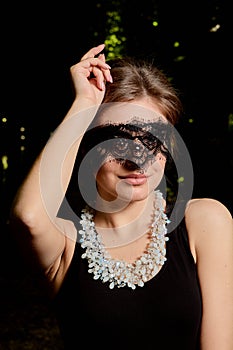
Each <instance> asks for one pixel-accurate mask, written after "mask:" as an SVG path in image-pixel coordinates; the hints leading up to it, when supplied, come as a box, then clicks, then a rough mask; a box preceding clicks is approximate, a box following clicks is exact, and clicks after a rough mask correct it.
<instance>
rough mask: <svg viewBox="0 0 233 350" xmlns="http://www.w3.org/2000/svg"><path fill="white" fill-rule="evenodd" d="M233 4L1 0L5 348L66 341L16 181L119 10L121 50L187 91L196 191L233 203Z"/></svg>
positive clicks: (0, 322) (1, 325) (0, 341)
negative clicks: (16, 231) (13, 208)
mask: <svg viewBox="0 0 233 350" xmlns="http://www.w3.org/2000/svg"><path fill="white" fill-rule="evenodd" d="M230 5H231V4H230V1H220V0H218V1H217V0H209V1H203V0H202V1H200V0H195V1H179V0H177V1H172V0H170V1H168V0H158V1H152V0H151V1H149V0H143V1H141V2H139V3H137V4H136V2H134V1H126V0H124V1H107V0H102V1H93V0H89V1H85V2H82V6H81V3H80V2H76V3H73V2H72V3H69V2H68V1H66V2H62V3H59V4H58V3H57V2H54V3H53V2H47V3H45V4H44V3H43V2H31V3H28V2H27V4H26V3H25V4H24V3H23V2H17V3H16V2H7V3H5V4H1V6H0V29H1V30H0V38H1V54H0V89H1V90H0V113H1V121H0V122H1V127H0V130H1V131H0V152H1V158H2V157H4V156H7V162H8V167H7V168H6V169H5V168H4V166H3V165H4V164H2V167H1V178H0V181H1V182H0V189H1V193H0V201H1V202H0V205H1V233H0V244H1V254H0V256H1V259H0V266H1V276H0V282H1V286H0V289H1V295H0V296H1V299H0V307H1V309H0V329H1V330H0V350H6V349H43V350H45V349H56V350H59V349H60V348H61V349H62V346H61V343H60V338H59V332H58V329H57V325H56V321H55V319H54V317H53V313H52V311H51V309H50V307H49V305H48V301H47V299H46V296H45V295H44V293H43V290H41V289H39V291H38V288H37V287H38V286H37V278H36V276H34V275H31V274H30V273H29V272H28V270H27V266H25V265H24V263H23V262H22V259H21V257H20V253H19V252H18V250H17V247H16V245H15V243H14V240H12V237H11V234H10V232H9V229H8V225H7V220H8V213H9V208H10V205H11V202H12V199H13V197H14V194H15V192H16V190H17V188H18V186H19V184H20V183H21V181H22V179H23V178H24V176H25V175H26V173H27V171H28V169H29V167H30V166H31V164H32V162H33V160H34V159H35V157H36V155H37V154H38V153H39V151H40V150H41V148H42V146H43V145H44V143H45V142H46V141H47V139H48V137H49V135H50V133H51V132H52V131H53V130H54V129H55V128H56V126H57V125H58V123H59V122H60V121H61V119H62V118H63V116H64V115H65V113H66V111H67V110H68V108H69V105H70V103H71V101H72V97H73V96H72V89H71V82H70V75H69V67H70V66H71V65H72V64H74V63H76V62H77V61H78V60H79V58H80V57H81V56H82V55H83V54H84V53H85V52H86V51H87V50H88V49H89V48H91V47H92V46H95V45H98V44H99V43H102V42H105V40H106V38H109V37H110V33H111V30H112V24H111V23H113V22H111V23H110V22H109V19H110V18H111V19H112V18H114V14H115V13H116V12H117V13H118V15H119V16H120V21H118V22H117V26H119V28H118V29H117V30H116V31H115V34H116V36H117V37H118V38H122V37H124V38H125V39H126V40H125V41H121V42H120V43H119V45H118V46H119V47H120V49H121V51H120V52H121V54H123V55H132V56H136V57H140V58H142V57H147V58H151V59H153V60H154V62H155V63H156V64H157V65H158V66H159V67H160V68H162V69H163V70H164V71H165V73H167V75H168V76H169V77H170V78H171V79H172V82H173V83H174V85H175V86H176V88H177V89H178V90H179V91H180V93H181V99H182V102H183V104H184V109H185V114H184V116H183V118H182V119H181V121H180V124H179V126H178V128H179V131H180V134H181V136H182V138H183V140H184V141H185V143H186V145H187V147H188V149H189V152H190V156H191V158H192V161H193V168H194V190H193V196H194V197H211V198H215V199H218V200H220V201H222V202H223V203H224V204H225V205H226V206H227V207H228V208H229V210H230V211H231V212H233V201H232V194H233V185H232V178H233V176H232V175H233V155H232V153H233V152H232V150H233V147H232V146H233V96H232V92H233V89H232V84H233V67H232V62H233V57H232V56H233V54H232V51H233V50H232V34H233V28H232V23H233V21H232V10H231V8H230V7H231V6H230ZM154 20H157V21H158V24H159V25H158V26H157V27H155V26H153V25H152V22H153V21H154ZM217 25H220V27H219V29H218V30H217V31H212V30H211V28H217V27H216V26H217ZM174 42H179V43H180V46H179V47H174ZM109 47H111V43H110V44H109V46H108V45H107V48H109ZM115 49H117V48H116V47H115ZM106 52H107V51H106ZM4 117H5V118H7V122H4V120H3V118H4ZM191 121H192V122H191ZM21 127H24V128H25V131H20V128H21ZM22 135H24V136H25V139H24V140H22V139H21V138H20V137H21V136H22ZM22 146H24V147H25V150H24V151H21V150H20V147H22ZM2 159H3V158H2Z"/></svg>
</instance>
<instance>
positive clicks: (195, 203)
mask: <svg viewBox="0 0 233 350" xmlns="http://www.w3.org/2000/svg"><path fill="white" fill-rule="evenodd" d="M185 216H186V218H187V219H194V220H196V219H204V220H209V219H211V220H218V219H226V220H232V215H231V213H230V211H229V209H228V208H227V207H226V206H225V205H224V204H223V203H222V202H220V201H218V200H216V199H212V198H195V199H191V200H190V201H189V202H188V204H187V207H186V211H185Z"/></svg>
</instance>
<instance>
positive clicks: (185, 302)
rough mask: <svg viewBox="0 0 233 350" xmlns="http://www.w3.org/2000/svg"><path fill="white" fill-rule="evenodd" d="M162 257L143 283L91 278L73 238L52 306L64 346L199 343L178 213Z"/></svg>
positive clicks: (190, 347) (194, 282)
mask: <svg viewBox="0 0 233 350" xmlns="http://www.w3.org/2000/svg"><path fill="white" fill-rule="evenodd" d="M168 237H169V241H168V242H167V255H166V256H167V261H166V262H165V264H164V265H163V266H162V268H161V269H160V271H159V272H158V274H157V275H156V276H155V277H153V278H152V279H151V280H150V281H148V282H146V283H145V285H144V286H143V287H138V286H137V287H136V289H135V290H132V289H131V288H128V287H123V288H117V287H115V288H114V289H112V290H111V289H109V284H108V283H103V282H102V281H100V280H94V279H93V275H92V274H90V273H88V265H87V260H86V259H82V258H81V254H82V248H81V246H80V244H79V243H76V248H75V252H74V256H73V259H72V262H71V265H70V268H69V270H68V273H67V276H66V278H65V280H64V283H63V285H62V287H61V288H60V290H59V292H58V294H57V295H56V297H55V298H54V300H53V307H54V310H55V314H56V316H57V320H58V324H59V326H60V330H61V335H62V337H63V339H64V344H65V349H69V350H71V349H79V348H81V344H84V347H85V348H88V349H89V348H90V349H91V348H92V347H93V348H94V347H100V348H102V349H118V350H119V349H128V350H131V349H132V350H137V349H140V350H141V349H143V350H147V349H163V350H170V349H179V350H198V349H200V344H199V340H200V324H201V317H202V301H201V293H200V288H199V281H198V276H197V271H196V265H195V262H194V259H193V256H192V254H191V252H190V248H189V242H188V235H187V230H186V225H185V220H184V219H183V220H182V221H181V223H180V224H179V225H178V227H177V228H175V229H174V230H173V232H170V233H169V234H168Z"/></svg>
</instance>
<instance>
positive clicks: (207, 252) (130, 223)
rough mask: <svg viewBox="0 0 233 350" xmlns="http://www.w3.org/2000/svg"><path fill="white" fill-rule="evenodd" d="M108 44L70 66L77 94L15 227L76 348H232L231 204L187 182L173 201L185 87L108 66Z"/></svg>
mask: <svg viewBox="0 0 233 350" xmlns="http://www.w3.org/2000/svg"><path fill="white" fill-rule="evenodd" d="M103 49H104V44H101V45H99V46H97V47H94V48H92V49H90V50H89V51H88V52H87V53H86V54H85V55H84V56H83V57H82V59H81V60H80V62H78V63H77V64H75V65H74V66H72V67H71V75H72V80H73V83H74V88H75V98H74V101H73V104H72V106H71V108H70V110H69V111H68V113H67V115H66V116H65V118H64V120H63V121H62V122H61V124H60V125H59V126H58V128H57V129H56V130H55V132H54V133H53V134H52V136H51V137H50V139H49V140H48V142H47V144H46V146H45V148H44V149H43V151H42V152H41V154H40V155H39V157H38V159H37V160H36V161H35V163H34V165H33V166H32V169H31V171H30V172H29V174H28V176H27V177H26V179H25V181H24V182H23V184H22V186H21V187H20V189H19V191H18V193H17V195H16V198H15V200H14V203H13V206H12V215H11V224H12V228H13V230H14V232H15V234H16V237H17V239H18V240H19V242H20V244H21V246H22V249H23V250H24V252H25V255H26V257H28V259H29V261H30V259H33V261H36V264H37V265H38V266H39V267H40V268H41V269H42V271H43V273H44V275H45V276H46V279H47V281H48V284H49V286H50V289H51V291H52V299H53V306H54V311H55V313H56V315H57V319H58V322H59V325H60V329H61V335H62V336H63V339H64V345H65V348H66V349H76V348H78V346H81V344H83V343H85V346H87V347H91V346H100V347H103V348H106V349H107V348H109V347H110V348H113V349H118V348H127V349H141V348H143V349H149V348H150V349H151V348H154V349H157V348H158V349H159V348H163V349H166V350H168V349H169V350H170V349H173V348H174V349H176V348H177V349H180V350H181V349H182V350H194V349H195V350H197V349H202V350H219V349H221V350H232V349H233V231H232V217H231V215H230V212H229V211H228V209H227V208H226V207H225V206H224V205H223V204H222V203H220V202H219V201H217V200H214V199H209V198H200V199H199V198H198V199H191V195H190V193H191V192H190V191H192V189H190V191H189V190H187V191H185V195H182V196H180V197H179V193H180V191H182V189H180V188H179V187H178V188H177V193H176V200H175V201H174V203H173V204H172V205H171V203H169V201H168V199H167V196H166V189H167V176H166V173H167V172H169V169H175V168H176V167H172V165H171V164H172V163H173V164H175V165H177V164H178V163H177V162H179V157H180V155H181V156H182V155H184V156H182V157H181V158H182V159H181V164H182V163H185V164H184V168H187V167H188V168H190V169H189V173H188V174H189V175H190V177H192V169H191V167H190V163H189V162H188V156H187V155H186V156H185V154H186V153H185V152H186V151H185V147H184V145H183V144H182V142H181V141H179V135H178V133H177V132H176V130H175V127H174V125H175V124H176V123H177V121H178V118H179V115H180V114H181V112H182V107H181V103H180V100H179V98H178V95H177V93H176V91H175V89H174V88H173V87H172V86H171V85H170V83H169V81H168V80H167V78H166V77H165V76H164V74H163V73H162V72H161V71H160V70H158V69H157V68H156V67H154V66H153V65H152V64H150V63H148V62H146V61H145V62H141V61H140V62H139V61H134V60H131V59H128V58H125V59H118V60H116V61H113V62H112V64H111V67H110V66H109V65H108V64H107V63H106V62H105V56H104V54H103V53H101V52H102V51H103ZM180 148H183V150H181V149H180ZM178 172H179V166H178ZM187 182H188V183H189V179H187ZM190 186H191V185H190ZM74 187H76V189H77V191H73V188H74ZM177 198H179V200H177Z"/></svg>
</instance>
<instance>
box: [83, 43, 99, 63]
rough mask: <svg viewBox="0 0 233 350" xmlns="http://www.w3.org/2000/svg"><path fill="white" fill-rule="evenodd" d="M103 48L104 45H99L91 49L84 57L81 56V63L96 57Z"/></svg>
mask: <svg viewBox="0 0 233 350" xmlns="http://www.w3.org/2000/svg"><path fill="white" fill-rule="evenodd" d="M104 47H105V44H100V45H98V46H95V47H93V48H91V49H90V50H89V51H88V52H86V53H85V55H83V56H82V58H81V61H83V60H86V59H87V58H92V57H95V56H96V55H98V54H99V53H100V52H101V51H102V50H103V49H104Z"/></svg>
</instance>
